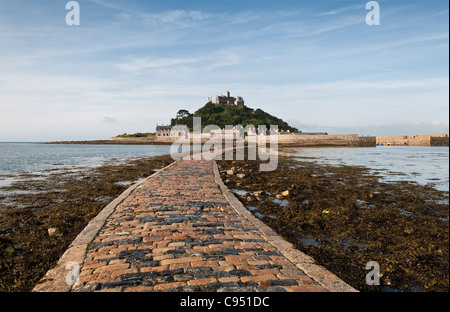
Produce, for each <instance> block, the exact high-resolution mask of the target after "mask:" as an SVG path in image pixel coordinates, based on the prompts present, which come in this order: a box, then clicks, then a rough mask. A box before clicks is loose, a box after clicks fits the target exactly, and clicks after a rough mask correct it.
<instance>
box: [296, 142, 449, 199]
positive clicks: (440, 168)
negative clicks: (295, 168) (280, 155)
mask: <svg viewBox="0 0 450 312" xmlns="http://www.w3.org/2000/svg"><path fill="white" fill-rule="evenodd" d="M289 154H290V155H291V156H293V157H296V158H298V159H299V160H303V161H313V162H317V163H319V164H327V165H349V166H363V167H367V168H369V169H370V171H371V172H373V173H374V174H377V175H378V176H380V178H381V179H382V180H383V181H384V182H395V181H412V182H417V183H419V184H421V185H428V186H432V187H434V188H436V189H438V190H442V191H447V192H448V191H449V147H440V146H432V147H430V146H377V147H367V148H365V147H358V148H346V147H332V148H327V147H324V148H294V149H292V150H290V152H289Z"/></svg>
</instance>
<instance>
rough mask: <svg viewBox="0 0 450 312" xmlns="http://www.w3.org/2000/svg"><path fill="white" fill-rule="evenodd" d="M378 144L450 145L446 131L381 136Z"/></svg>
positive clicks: (378, 138)
mask: <svg viewBox="0 0 450 312" xmlns="http://www.w3.org/2000/svg"><path fill="white" fill-rule="evenodd" d="M377 145H384V146H404V145H408V146H449V137H448V135H447V134H445V133H439V134H426V135H404V136H379V137H377Z"/></svg>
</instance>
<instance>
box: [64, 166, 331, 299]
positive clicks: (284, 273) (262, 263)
mask: <svg viewBox="0 0 450 312" xmlns="http://www.w3.org/2000/svg"><path fill="white" fill-rule="evenodd" d="M72 291H80V292H81V291H130V292H134V291H185V292H197V291H220V292H222V291H285V292H286V291H326V289H325V288H324V287H322V286H320V285H319V284H318V283H317V282H315V281H314V280H312V279H311V278H310V277H308V276H307V275H306V274H305V273H304V272H303V271H302V270H300V269H299V268H297V267H296V266H295V265H294V264H293V263H292V262H291V261H290V260H288V259H287V258H286V257H285V256H284V255H283V253H282V252H280V251H279V250H277V248H275V247H274V246H273V245H272V244H271V243H270V242H269V241H268V240H267V239H266V238H265V234H264V233H262V232H261V231H260V230H259V229H258V228H257V227H256V226H255V225H254V224H253V223H252V222H250V221H249V220H248V219H247V218H246V217H245V216H243V215H240V214H239V213H237V212H236V211H235V210H234V209H233V207H232V206H231V205H230V203H229V202H228V201H227V199H226V198H225V196H224V195H223V194H222V192H221V190H220V188H219V187H218V185H217V183H216V182H215V177H214V171H213V162H212V161H204V160H190V161H180V162H178V163H176V164H175V165H173V166H171V167H169V168H167V169H165V170H163V171H162V172H160V174H158V175H156V176H154V177H152V178H150V179H148V180H147V181H146V182H145V183H144V184H143V185H142V186H141V187H139V188H137V189H135V190H134V192H133V193H131V194H130V195H129V196H128V197H127V198H126V199H125V200H123V202H122V203H120V204H119V205H118V206H117V207H116V208H115V211H114V212H113V213H112V214H111V215H110V216H109V217H108V218H107V220H106V222H105V223H104V225H103V227H102V228H101V229H100V231H99V233H98V234H97V235H96V236H95V238H94V240H93V241H92V243H90V244H89V247H88V250H87V253H86V257H85V260H84V263H83V265H82V266H81V274H80V275H79V280H78V282H77V284H75V285H74V287H73V288H72Z"/></svg>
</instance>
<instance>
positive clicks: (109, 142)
mask: <svg viewBox="0 0 450 312" xmlns="http://www.w3.org/2000/svg"><path fill="white" fill-rule="evenodd" d="M43 144H78V145H171V144H172V143H169V142H158V141H149V142H142V141H136V142H130V141H114V140H92V141H55V142H44V143H43Z"/></svg>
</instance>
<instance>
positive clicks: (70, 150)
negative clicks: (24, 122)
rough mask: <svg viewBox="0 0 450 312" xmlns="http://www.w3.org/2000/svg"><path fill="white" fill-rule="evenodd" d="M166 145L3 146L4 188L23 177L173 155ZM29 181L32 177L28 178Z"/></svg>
mask: <svg viewBox="0 0 450 312" xmlns="http://www.w3.org/2000/svg"><path fill="white" fill-rule="evenodd" d="M169 152H170V146H165V145H77V144H74V145H71V144H62V145H53V144H42V143H0V187H5V186H9V185H11V183H12V182H14V181H16V180H17V179H20V178H21V177H20V175H23V174H24V173H26V174H32V175H37V176H39V175H40V176H42V175H48V174H49V173H51V172H61V171H65V172H67V170H68V169H70V171H74V172H75V171H77V168H79V167H97V166H101V165H102V164H104V163H105V162H107V161H108V162H123V161H124V160H125V159H130V158H135V157H150V156H159V155H165V154H169ZM28 178H29V177H28Z"/></svg>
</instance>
